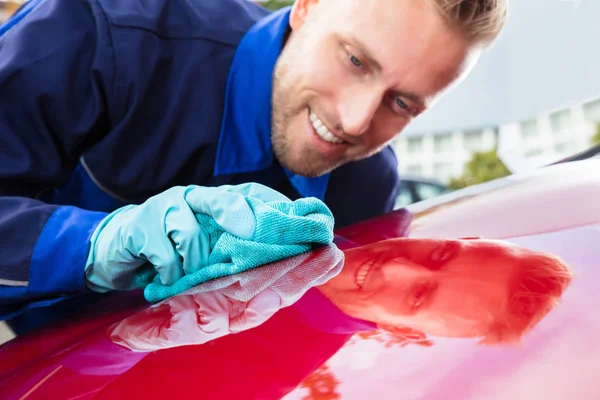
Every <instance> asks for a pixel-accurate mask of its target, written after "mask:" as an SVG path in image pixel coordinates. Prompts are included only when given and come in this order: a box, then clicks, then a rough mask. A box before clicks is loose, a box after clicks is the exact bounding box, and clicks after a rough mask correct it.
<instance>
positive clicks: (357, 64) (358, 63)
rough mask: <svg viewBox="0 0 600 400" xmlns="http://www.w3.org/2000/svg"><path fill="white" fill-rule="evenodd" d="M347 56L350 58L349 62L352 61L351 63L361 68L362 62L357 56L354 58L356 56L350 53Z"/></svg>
mask: <svg viewBox="0 0 600 400" xmlns="http://www.w3.org/2000/svg"><path fill="white" fill-rule="evenodd" d="M348 57H349V58H350V62H351V63H352V64H353V65H354V66H355V67H359V68H362V65H363V64H362V62H361V61H360V60H359V59H358V58H356V56H353V55H352V54H350V55H349V56H348Z"/></svg>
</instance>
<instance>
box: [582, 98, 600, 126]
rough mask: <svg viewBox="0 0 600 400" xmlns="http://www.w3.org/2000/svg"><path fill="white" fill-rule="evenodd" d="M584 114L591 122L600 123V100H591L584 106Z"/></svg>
mask: <svg viewBox="0 0 600 400" xmlns="http://www.w3.org/2000/svg"><path fill="white" fill-rule="evenodd" d="M583 115H585V119H586V120H587V121H588V122H591V123H594V124H595V123H600V100H595V101H591V102H589V103H587V104H584V106H583Z"/></svg>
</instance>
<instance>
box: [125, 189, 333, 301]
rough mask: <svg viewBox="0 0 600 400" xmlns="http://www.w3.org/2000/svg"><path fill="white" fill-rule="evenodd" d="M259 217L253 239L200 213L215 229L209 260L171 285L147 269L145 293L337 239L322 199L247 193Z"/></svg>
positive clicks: (142, 278) (159, 293)
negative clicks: (272, 197)
mask: <svg viewBox="0 0 600 400" xmlns="http://www.w3.org/2000/svg"><path fill="white" fill-rule="evenodd" d="M245 199H246V202H247V203H248V204H249V205H250V208H251V209H252V212H253V213H254V217H255V219H256V228H255V231H254V236H253V238H252V239H251V240H244V239H241V238H239V237H237V236H235V235H233V234H231V233H229V232H227V231H224V230H223V228H222V227H221V226H220V225H219V224H217V223H216V222H215V220H214V219H213V218H211V217H209V216H208V215H205V214H196V219H197V220H198V222H199V223H200V225H201V226H203V227H205V228H207V230H208V231H209V234H210V249H211V251H210V255H209V258H208V265H207V266H205V267H203V268H201V269H200V270H198V271H196V272H194V273H192V274H189V275H185V276H184V277H182V278H181V279H179V280H178V281H177V282H175V283H174V284H172V285H171V286H167V285H164V284H163V283H162V282H161V280H160V277H159V276H158V274H157V272H156V271H155V270H154V268H152V267H150V268H146V269H142V270H141V272H140V273H139V274H138V275H137V277H136V278H137V283H138V285H139V286H140V287H143V288H144V297H145V298H146V300H147V301H149V302H151V303H155V302H158V301H161V300H164V299H167V298H169V297H171V296H174V295H177V294H179V293H182V292H184V291H186V290H189V289H191V288H193V287H195V286H197V285H199V284H201V283H203V282H207V281H210V280H212V279H216V278H221V277H224V276H228V275H233V274H237V273H240V272H243V271H247V270H250V269H253V268H256V267H259V266H261V265H264V264H268V263H271V262H273V261H278V260H281V259H284V258H288V257H292V256H295V255H298V254H301V253H304V252H307V251H310V250H311V248H313V247H314V246H319V245H328V244H331V243H332V242H333V226H334V218H333V215H332V214H331V211H330V210H329V208H327V206H326V205H325V204H324V203H323V202H322V201H320V200H319V199H316V198H313V197H308V198H301V199H298V200H296V201H293V202H290V201H272V202H263V201H261V200H259V199H257V198H255V197H250V196H246V198H245Z"/></svg>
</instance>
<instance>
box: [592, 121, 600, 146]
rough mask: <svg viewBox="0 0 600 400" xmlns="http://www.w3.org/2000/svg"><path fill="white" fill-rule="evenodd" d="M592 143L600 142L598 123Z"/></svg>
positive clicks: (599, 125)
mask: <svg viewBox="0 0 600 400" xmlns="http://www.w3.org/2000/svg"><path fill="white" fill-rule="evenodd" d="M592 144H600V124H597V125H596V134H595V135H594V136H593V137H592Z"/></svg>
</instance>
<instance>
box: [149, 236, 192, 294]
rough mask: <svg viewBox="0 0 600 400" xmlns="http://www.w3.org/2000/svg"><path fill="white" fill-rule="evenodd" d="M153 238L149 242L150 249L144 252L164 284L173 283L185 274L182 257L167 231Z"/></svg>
mask: <svg viewBox="0 0 600 400" xmlns="http://www.w3.org/2000/svg"><path fill="white" fill-rule="evenodd" d="M153 239H154V240H152V241H151V243H148V245H149V246H148V250H149V251H147V252H144V253H145V257H146V259H147V260H148V261H149V262H150V263H152V265H154V269H155V270H156V272H157V273H158V275H159V277H160V281H161V282H162V283H163V284H164V285H172V284H173V283H175V282H177V281H178V280H179V279H180V278H181V277H183V275H184V271H183V263H182V262H181V257H180V256H179V253H178V252H177V250H176V249H175V246H173V243H172V242H171V240H170V239H169V237H168V236H167V235H166V234H165V233H163V234H161V235H160V236H158V235H157V236H155V237H154V238H153Z"/></svg>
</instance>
